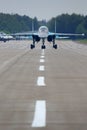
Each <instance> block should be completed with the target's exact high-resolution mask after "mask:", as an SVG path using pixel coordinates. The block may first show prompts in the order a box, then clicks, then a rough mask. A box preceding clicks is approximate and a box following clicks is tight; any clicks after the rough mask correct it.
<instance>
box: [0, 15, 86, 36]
mask: <svg viewBox="0 0 87 130" xmlns="http://www.w3.org/2000/svg"><path fill="white" fill-rule="evenodd" d="M55 24H56V32H57V33H85V34H86V37H87V16H84V15H78V14H71V15H69V14H61V15H58V16H57V17H55V18H54V17H53V18H52V19H50V20H49V21H47V22H46V21H45V20H42V21H39V20H38V19H37V18H36V17H35V18H33V19H32V18H30V17H29V16H26V15H24V16H21V15H18V14H4V13H0V31H3V32H7V33H16V32H24V31H31V30H32V29H34V30H38V28H39V27H40V26H41V25H46V26H48V28H49V30H50V31H51V32H55Z"/></svg>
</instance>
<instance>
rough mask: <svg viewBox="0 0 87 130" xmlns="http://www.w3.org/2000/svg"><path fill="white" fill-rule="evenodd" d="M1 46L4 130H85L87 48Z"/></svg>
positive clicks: (0, 123) (0, 126)
mask: <svg viewBox="0 0 87 130" xmlns="http://www.w3.org/2000/svg"><path fill="white" fill-rule="evenodd" d="M30 43H31V41H9V42H6V43H3V42H0V130H33V129H36V130H40V129H41V130H42V129H43V130H87V46H86V45H82V44H78V43H75V42H73V41H62V40H59V41H56V43H57V45H58V49H57V50H55V49H54V48H52V44H50V43H48V42H47V41H46V49H45V50H42V49H41V42H40V43H37V44H36V48H35V49H33V50H31V49H30Z"/></svg>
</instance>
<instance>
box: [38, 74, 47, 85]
mask: <svg viewBox="0 0 87 130" xmlns="http://www.w3.org/2000/svg"><path fill="white" fill-rule="evenodd" d="M37 86H41V87H42V86H46V84H45V81H44V77H43V76H40V77H38V79H37Z"/></svg>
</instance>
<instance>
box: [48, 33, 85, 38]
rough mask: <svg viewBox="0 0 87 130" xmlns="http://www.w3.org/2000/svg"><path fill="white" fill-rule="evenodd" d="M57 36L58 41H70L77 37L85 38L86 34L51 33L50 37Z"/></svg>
mask: <svg viewBox="0 0 87 130" xmlns="http://www.w3.org/2000/svg"><path fill="white" fill-rule="evenodd" d="M53 35H55V38H57V39H69V38H77V37H84V36H85V34H84V33H82V34H79V33H51V32H50V33H49V36H53Z"/></svg>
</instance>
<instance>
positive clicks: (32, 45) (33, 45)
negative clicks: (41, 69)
mask: <svg viewBox="0 0 87 130" xmlns="http://www.w3.org/2000/svg"><path fill="white" fill-rule="evenodd" d="M30 48H31V49H33V48H35V40H34V39H33V44H31V45H30Z"/></svg>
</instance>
